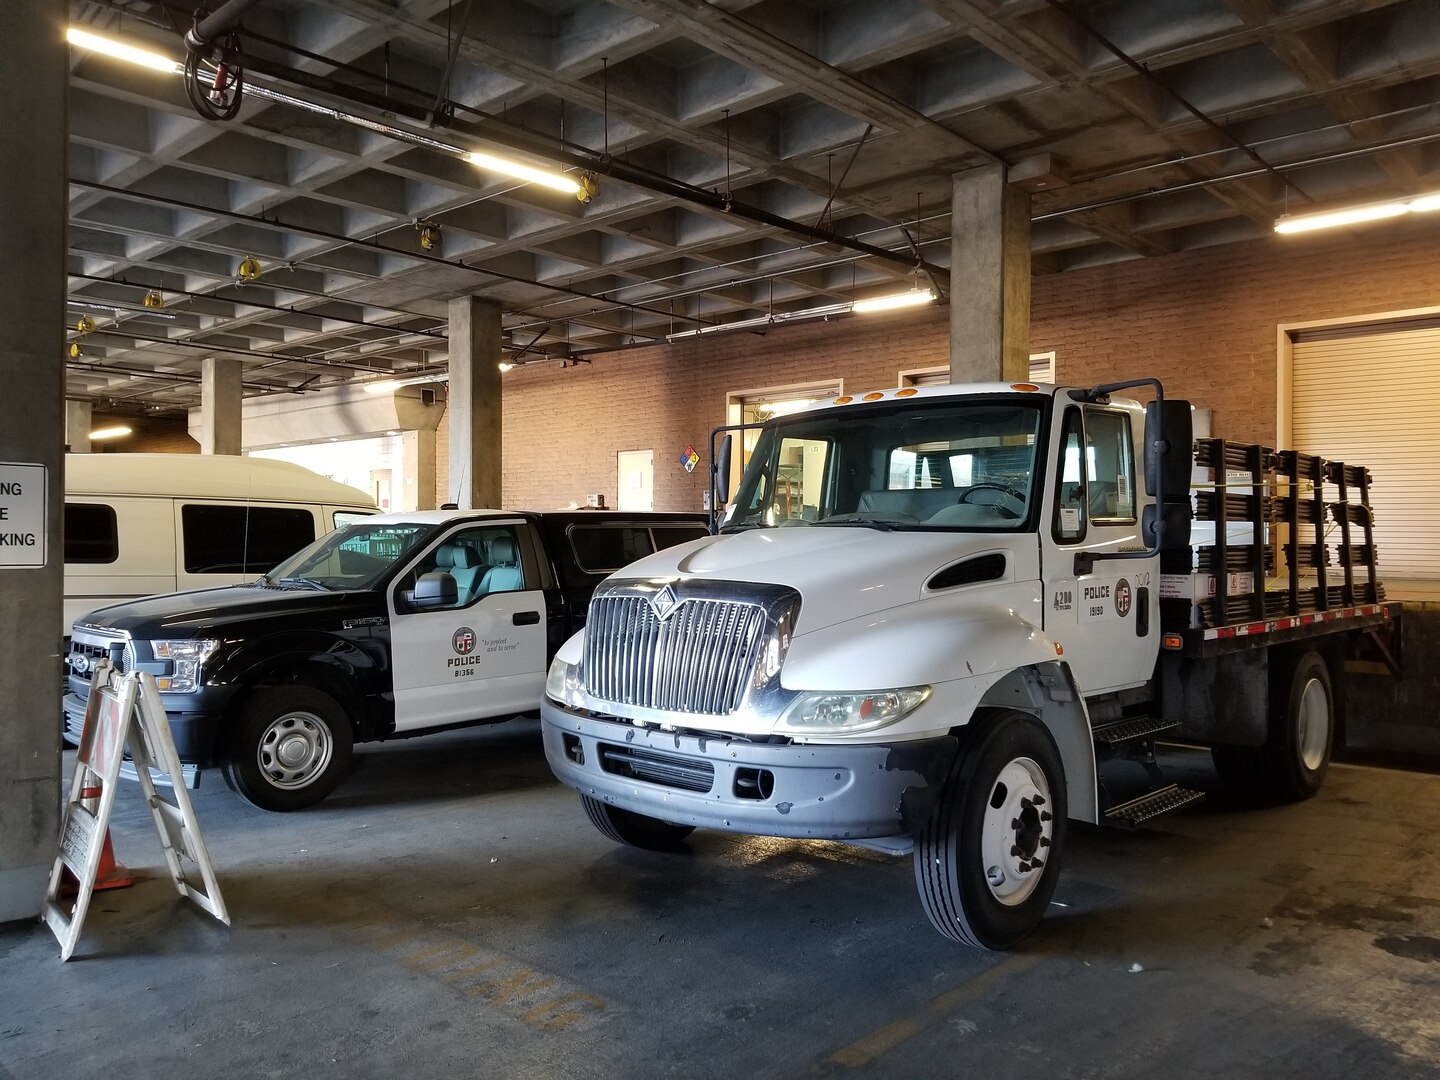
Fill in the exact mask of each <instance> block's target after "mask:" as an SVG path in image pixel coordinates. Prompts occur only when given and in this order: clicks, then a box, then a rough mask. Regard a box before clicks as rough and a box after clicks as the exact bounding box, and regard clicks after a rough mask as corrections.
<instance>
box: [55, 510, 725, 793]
mask: <svg viewBox="0 0 1440 1080" xmlns="http://www.w3.org/2000/svg"><path fill="white" fill-rule="evenodd" d="M706 533H707V528H706V519H705V516H704V515H702V514H650V513H623V512H614V511H593V512H587V511H573V512H555V513H549V512H547V513H532V512H512V511H501V510H426V511H418V512H412V513H399V514H383V515H376V516H373V517H367V518H365V519H364V520H363V521H357V522H355V523H354V524H351V525H347V526H345V527H343V528H340V529H337V530H336V531H335V532H332V533H330V534H328V535H327V536H324V537H322V538H321V539H319V540H317V541H315V543H313V544H311V545H310V546H309V547H307V548H304V549H303V550H301V551H300V552H299V553H298V554H296V555H294V556H292V557H291V558H290V559H288V560H287V561H286V562H284V563H282V564H281V565H279V566H277V567H276V568H275V569H274V570H272V571H271V572H270V573H268V574H266V575H265V576H263V577H261V578H258V579H257V580H255V581H252V582H250V583H248V584H243V585H231V586H227V587H225V588H211V589H196V590H192V591H188V592H179V593H171V594H168V595H162V596H153V597H149V598H146V599H143V600H136V601H131V602H128V603H123V604H116V605H113V606H111V607H105V608H101V609H100V610H98V611H94V612H91V613H90V614H89V615H87V616H85V617H84V618H83V619H81V620H79V621H77V622H76V624H75V627H74V631H73V633H72V635H71V646H70V652H69V654H68V656H67V663H68V665H69V671H68V685H67V693H66V695H65V701H64V712H65V723H66V730H67V735H68V736H69V737H71V738H78V735H79V731H80V726H81V724H82V723H83V720H84V714H85V699H86V695H87V693H88V691H89V677H90V673H91V671H92V670H93V668H94V666H95V663H96V661H97V660H99V659H102V658H103V659H109V660H110V661H112V662H113V663H115V664H117V665H118V666H119V667H120V668H121V670H131V669H134V668H139V669H140V670H143V671H148V672H150V673H152V674H153V675H154V676H155V679H156V683H157V685H158V687H159V690H160V698H161V700H162V701H163V702H164V705H165V709H166V712H167V713H168V715H169V719H170V726H171V730H172V732H173V733H174V736H175V744H176V747H177V748H178V750H179V752H180V758H181V760H182V761H183V762H186V763H188V764H193V765H195V766H197V772H196V779H197V782H198V768H204V767H206V766H211V765H218V766H219V767H220V769H221V772H222V774H223V775H224V777H225V779H226V781H227V783H229V785H230V786H231V787H232V788H233V789H234V790H235V791H237V792H238V793H239V794H240V795H242V796H243V797H244V798H246V799H247V800H249V801H250V802H251V803H253V804H254V805H256V806H258V807H261V808H262V809H266V810H298V809H301V808H303V807H307V806H312V805H314V804H315V803H317V802H319V801H320V800H321V799H323V798H324V797H325V796H326V795H328V794H329V793H330V792H331V791H332V790H333V789H334V788H335V786H336V785H337V784H339V783H340V781H341V780H342V779H343V778H344V777H345V774H346V771H347V769H348V767H349V765H350V758H351V747H352V746H353V744H355V743H358V742H368V741H373V740H380V739H389V738H399V737H403V736H410V735H418V734H424V733H427V732H431V731H437V730H441V729H445V728H452V727H459V726H463V725H467V724H474V723H485V722H491V723H493V722H499V721H503V720H507V719H509V718H511V717H513V716H516V715H518V714H521V713H526V712H532V711H533V710H534V709H535V708H536V707H537V705H538V703H539V701H540V697H541V694H542V692H543V689H544V685H545V672H546V668H547V666H548V664H549V661H550V659H551V657H553V656H554V654H555V651H556V650H557V649H558V648H559V646H560V645H561V644H562V643H563V642H564V641H565V640H566V639H567V638H569V637H570V635H571V634H572V633H574V632H575V631H576V630H578V629H579V628H580V627H581V626H582V625H583V623H584V621H585V615H586V611H587V608H588V605H589V601H590V595H591V593H592V592H593V591H594V589H595V586H596V584H597V583H599V582H600V581H601V580H603V579H604V578H605V576H606V575H607V574H609V573H610V572H612V571H614V570H617V569H619V568H620V567H622V566H624V565H626V564H628V563H630V562H633V561H634V560H636V559H638V558H641V557H643V556H645V555H649V554H651V553H653V552H655V551H657V550H659V549H662V548H666V547H670V546H671V545H674V544H678V543H682V542H684V541H687V540H693V539H696V538H699V537H702V536H705V535H706Z"/></svg>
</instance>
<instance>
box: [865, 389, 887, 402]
mask: <svg viewBox="0 0 1440 1080" xmlns="http://www.w3.org/2000/svg"><path fill="white" fill-rule="evenodd" d="M884 396H885V395H884V394H882V393H880V391H878V390H874V391H871V392H870V393H868V394H866V395H865V396H864V397H862V398H861V399H860V400H861V401H879V400H880V399H881V398H883V397H884Z"/></svg>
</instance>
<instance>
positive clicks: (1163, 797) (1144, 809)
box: [1105, 784, 1205, 829]
mask: <svg viewBox="0 0 1440 1080" xmlns="http://www.w3.org/2000/svg"><path fill="white" fill-rule="evenodd" d="M1203 798H1205V793H1204V792H1203V791H1192V790H1191V789H1189V788H1182V787H1181V786H1180V785H1179V784H1169V785H1167V786H1165V787H1163V788H1161V789H1160V790H1159V791H1152V792H1150V794H1149V795H1141V796H1140V797H1139V798H1138V799H1131V800H1130V801H1129V802H1126V803H1121V804H1120V805H1119V806H1112V807H1111V808H1110V809H1109V810H1106V811H1105V817H1106V818H1107V819H1109V820H1110V821H1111V822H1112V823H1114V824H1116V825H1123V826H1126V827H1128V828H1131V829H1133V828H1136V827H1137V826H1139V825H1141V824H1143V823H1144V822H1147V821H1153V820H1154V819H1155V818H1158V817H1164V816H1165V815H1166V814H1173V813H1174V812H1175V811H1176V810H1179V809H1180V808H1181V807H1182V806H1188V805H1190V804H1191V803H1193V802H1199V801H1200V800H1201V799H1203Z"/></svg>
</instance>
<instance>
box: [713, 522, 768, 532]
mask: <svg viewBox="0 0 1440 1080" xmlns="http://www.w3.org/2000/svg"><path fill="white" fill-rule="evenodd" d="M772 528H774V526H773V525H766V524H765V523H764V522H763V521H737V522H734V523H733V524H731V525H722V526H721V527H720V531H721V532H722V533H732V532H744V531H745V530H746V529H772Z"/></svg>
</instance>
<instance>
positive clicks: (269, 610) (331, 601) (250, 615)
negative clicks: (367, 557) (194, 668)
mask: <svg viewBox="0 0 1440 1080" xmlns="http://www.w3.org/2000/svg"><path fill="white" fill-rule="evenodd" d="M381 596H382V594H380V593H378V592H319V591H313V590H309V589H275V588H257V587H255V586H253V585H229V586H225V587H222V588H217V589H191V590H189V591H188V592H177V593H165V594H163V595H160V596H147V597H146V598H145V599H143V600H131V601H128V602H126V603H124V604H112V605H110V606H109V607H103V608H100V609H98V610H96V611H92V612H90V614H88V615H86V616H85V617H84V618H82V619H80V620H79V621H78V622H77V623H76V625H77V626H99V627H104V628H107V629H112V630H124V631H126V632H128V633H129V634H130V636H131V637H135V638H165V637H175V638H181V637H190V636H199V634H200V633H201V632H202V631H206V630H209V629H217V628H218V629H224V630H239V629H241V628H243V627H244V626H245V625H246V624H251V623H264V624H265V625H266V628H267V629H272V630H273V629H279V628H281V627H287V624H289V623H290V622H291V621H292V620H293V623H294V627H295V628H296V629H300V628H303V627H308V626H313V625H314V624H315V623H316V622H317V621H326V622H330V621H333V619H334V618H335V617H336V616H342V615H349V614H352V613H353V614H355V615H356V616H357V617H360V616H367V617H369V616H375V615H383V614H384V606H383V601H382V599H381Z"/></svg>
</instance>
